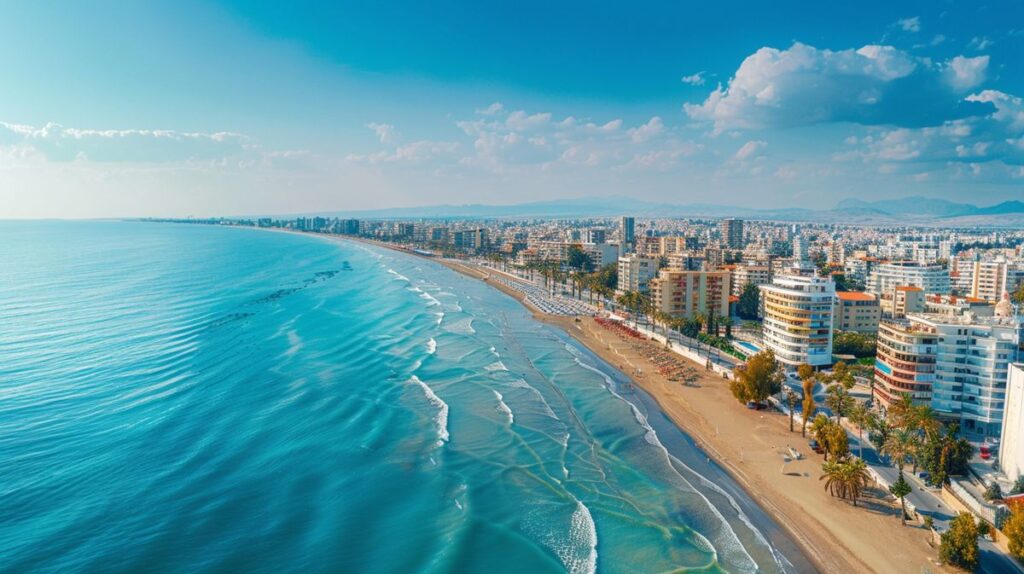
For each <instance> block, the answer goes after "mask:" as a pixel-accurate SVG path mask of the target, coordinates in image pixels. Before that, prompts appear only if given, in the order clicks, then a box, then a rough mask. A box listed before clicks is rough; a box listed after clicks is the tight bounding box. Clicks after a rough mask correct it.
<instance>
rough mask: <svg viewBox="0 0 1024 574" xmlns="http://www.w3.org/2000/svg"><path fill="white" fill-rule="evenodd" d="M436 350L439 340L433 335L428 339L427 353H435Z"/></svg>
mask: <svg viewBox="0 0 1024 574" xmlns="http://www.w3.org/2000/svg"><path fill="white" fill-rule="evenodd" d="M436 352H437V341H436V340H435V339H434V338H433V337H431V338H430V340H429V341H427V354H428V355H433V354H434V353H436Z"/></svg>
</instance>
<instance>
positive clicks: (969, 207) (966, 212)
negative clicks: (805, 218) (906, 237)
mask: <svg viewBox="0 0 1024 574" xmlns="http://www.w3.org/2000/svg"><path fill="white" fill-rule="evenodd" d="M836 209H837V210H839V211H847V210H854V211H863V210H870V211H873V212H877V213H881V214H885V215H900V216H910V217H920V216H930V217H965V216H971V215H1003V214H1009V213H1024V202H1021V201H1004V202H1002V203H999V204H997V205H992V206H989V207H978V206H976V205H973V204H970V203H956V202H953V201H947V200H944V199H935V198H930V197H921V196H913V197H904V198H901V199H883V200H881V201H864V200H861V199H844V200H843V201H840V202H839V204H838V205H837V206H836Z"/></svg>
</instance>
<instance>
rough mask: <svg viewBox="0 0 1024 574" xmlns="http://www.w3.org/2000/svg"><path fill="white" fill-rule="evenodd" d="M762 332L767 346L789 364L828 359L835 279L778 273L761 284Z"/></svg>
mask: <svg viewBox="0 0 1024 574" xmlns="http://www.w3.org/2000/svg"><path fill="white" fill-rule="evenodd" d="M761 297H762V300H763V303H764V325H763V329H762V335H763V340H764V344H765V346H766V347H767V348H769V349H772V350H773V351H774V352H775V356H776V358H777V359H778V360H779V361H780V362H782V363H783V364H785V365H787V366H790V367H797V366H799V365H800V364H802V363H807V364H809V365H811V366H815V367H820V366H824V365H829V364H831V363H832V307H833V303H834V299H835V283H833V282H832V281H831V280H829V279H823V278H821V277H805V276H796V275H778V276H775V277H773V278H772V282H771V284H769V285H762V286H761Z"/></svg>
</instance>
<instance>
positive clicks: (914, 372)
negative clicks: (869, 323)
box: [872, 319, 938, 409]
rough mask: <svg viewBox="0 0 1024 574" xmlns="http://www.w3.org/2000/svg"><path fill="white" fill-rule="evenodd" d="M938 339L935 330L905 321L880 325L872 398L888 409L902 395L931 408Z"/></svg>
mask: <svg viewBox="0 0 1024 574" xmlns="http://www.w3.org/2000/svg"><path fill="white" fill-rule="evenodd" d="M937 344H938V336H937V335H936V334H935V332H934V331H933V330H932V329H928V328H925V327H922V326H921V325H920V324H918V323H914V322H911V321H908V320H906V319H886V320H885V321H882V322H881V323H880V324H879V325H878V346H877V354H876V356H875V385H874V390H873V393H874V395H873V397H872V398H874V399H877V400H878V402H879V404H880V405H881V406H882V408H885V409H887V408H889V406H890V405H892V404H893V403H894V402H897V401H899V400H900V396H901V395H903V394H910V397H911V399H913V401H914V403H916V404H919V405H930V404H931V401H932V383H934V382H935V360H936V355H935V349H936V345H937Z"/></svg>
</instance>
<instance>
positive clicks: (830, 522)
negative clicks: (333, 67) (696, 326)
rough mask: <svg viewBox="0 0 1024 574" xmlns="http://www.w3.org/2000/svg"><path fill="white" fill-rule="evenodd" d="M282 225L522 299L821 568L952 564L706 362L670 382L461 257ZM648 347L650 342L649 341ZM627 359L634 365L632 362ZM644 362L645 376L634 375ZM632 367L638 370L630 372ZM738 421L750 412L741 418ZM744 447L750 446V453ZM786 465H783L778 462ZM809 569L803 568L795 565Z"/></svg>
mask: <svg viewBox="0 0 1024 574" xmlns="http://www.w3.org/2000/svg"><path fill="white" fill-rule="evenodd" d="M277 231H284V232H286V233H297V234H302V235H307V236H308V235H313V236H314V237H316V236H320V237H321V238H323V239H327V240H333V241H356V242H361V243H365V244H368V245H374V246H377V247H382V248H386V249H391V250H393V251H397V252H401V253H405V254H407V255H411V256H415V257H420V258H423V259H427V260H433V261H435V262H437V263H439V264H441V265H444V266H445V267H448V268H449V269H451V270H453V271H455V272H457V273H460V274H463V275H465V276H468V277H471V278H475V279H478V280H481V281H483V282H484V283H487V284H488V285H491V286H492V287H494V288H496V289H498V290H499V291H501V292H502V293H505V294H506V295H509V296H510V297H512V298H514V299H516V300H517V301H519V302H520V303H521V304H522V305H523V306H524V307H526V308H527V309H528V310H529V311H530V313H531V315H532V316H533V318H534V319H535V320H537V321H539V322H541V323H543V324H546V325H549V326H550V327H552V328H555V329H557V330H558V331H560V332H561V333H563V334H565V335H566V336H567V337H571V338H572V339H573V340H574V341H576V342H577V343H578V344H579V345H581V346H582V347H583V348H585V349H586V350H587V351H589V352H590V353H592V354H593V355H595V356H596V357H598V358H599V359H600V360H602V361H603V362H605V363H607V365H609V366H610V367H612V368H613V369H614V370H615V372H616V373H617V375H618V376H620V377H622V378H623V379H625V380H626V381H629V382H630V383H632V384H633V385H635V387H636V389H638V390H639V391H640V392H642V394H643V395H646V396H647V397H648V398H649V400H650V401H651V402H653V404H654V405H655V406H656V408H657V409H658V410H659V411H660V413H661V414H663V415H664V417H665V418H666V419H667V420H669V421H670V422H671V424H673V425H674V426H675V427H676V429H677V430H680V431H682V433H683V434H684V435H685V436H686V437H688V438H689V439H690V440H691V441H692V443H693V445H694V446H696V447H697V448H699V449H701V451H703V452H705V453H707V455H708V456H709V462H711V461H712V460H713V462H714V463H715V465H716V466H717V467H718V468H719V469H721V470H722V471H723V472H724V473H726V474H728V475H729V477H731V478H732V479H733V481H734V482H735V483H736V484H737V485H738V487H739V488H740V489H742V491H743V493H744V494H745V495H746V497H747V498H748V499H749V500H750V501H752V503H753V504H755V505H756V506H757V507H758V508H759V509H760V510H762V511H763V512H764V513H765V514H766V515H767V516H768V517H770V519H771V520H772V521H774V524H775V525H777V526H778V528H779V529H781V530H782V531H783V532H784V534H785V535H786V536H787V537H788V539H789V540H790V541H791V542H792V544H793V545H795V546H796V548H797V550H799V551H800V553H801V554H802V557H803V558H804V559H805V560H806V561H807V562H808V563H809V564H807V566H811V567H813V568H814V569H816V570H818V571H821V572H843V573H845V572H908V571H922V570H924V569H926V568H927V569H929V570H930V571H935V572H942V571H946V570H945V569H944V568H943V567H941V566H940V565H938V564H937V563H936V561H935V560H934V559H933V557H934V556H935V551H934V549H932V548H931V547H930V546H929V545H928V537H927V535H926V534H925V533H924V532H922V531H920V530H918V529H916V528H913V527H901V526H900V521H899V519H898V517H897V515H896V512H897V511H896V509H895V506H894V505H893V504H892V503H890V502H889V501H888V500H887V499H886V497H885V494H886V493H883V492H878V493H876V498H874V499H869V500H862V504H861V506H859V507H853V506H852V505H850V504H849V503H847V502H845V501H841V500H839V499H836V498H832V497H831V496H829V495H828V493H827V492H826V491H825V490H824V489H823V488H822V483H821V482H820V481H819V480H818V479H817V476H818V475H819V474H820V462H821V461H820V458H819V457H818V456H817V455H814V453H812V452H810V451H809V449H808V448H807V447H806V442H805V441H806V439H802V438H801V436H800V433H799V427H797V432H796V433H793V434H790V433H789V432H788V418H787V417H785V416H784V415H782V414H781V413H779V412H777V411H750V410H748V409H746V408H745V407H744V406H743V405H740V404H739V403H737V402H736V400H735V399H734V398H733V397H732V395H731V393H729V391H728V388H727V385H725V384H723V383H724V381H723V379H722V378H721V377H719V376H717V375H714V374H710V375H709V374H708V373H707V372H705V371H704V370H703V368H701V367H703V365H697V364H695V366H696V367H698V368H700V369H699V370H700V373H701V378H700V381H699V382H698V383H697V384H696V385H695V386H692V387H684V386H683V385H681V384H680V383H673V382H670V381H668V380H667V379H665V378H664V377H662V376H660V375H659V374H658V371H657V368H656V366H655V365H654V364H653V363H651V362H650V361H649V360H648V359H647V358H646V357H645V356H643V355H642V354H640V353H637V352H636V349H635V348H631V345H635V342H634V341H623V340H621V339H618V338H617V337H616V336H615V335H613V334H612V333H611V332H610V331H607V330H603V329H602V328H601V327H600V326H599V325H598V324H597V323H596V322H595V321H594V320H593V319H592V318H589V317H586V318H580V319H579V321H577V320H576V319H575V318H573V317H564V316H554V315H549V314H546V313H544V312H542V311H541V310H540V309H538V308H537V307H535V306H533V305H532V304H530V302H529V301H527V300H526V297H525V295H524V294H523V293H521V292H519V291H516V290H515V289H512V288H511V287H509V286H508V285H506V284H504V283H502V282H500V281H492V280H490V274H489V273H487V272H486V271H484V270H481V269H480V268H478V267H476V266H473V265H470V264H466V263H462V262H459V261H455V260H448V259H443V258H440V257H429V256H424V255H422V254H418V253H415V252H413V251H410V250H408V249H403V248H401V247H399V246H396V245H393V244H388V243H384V242H377V241H371V240H365V239H360V238H351V237H340V236H333V235H320V234H310V233H304V232H295V231H286V230H277ZM643 344H644V345H649V344H650V343H648V342H644V343H643ZM627 365H628V367H627ZM636 368H640V369H641V371H642V373H643V374H642V375H639V376H638V375H636ZM629 372H633V373H634V374H633V375H629V374H628V373H629ZM740 419H749V420H745V421H742V422H740V423H739V424H736V423H737V421H738V420H740ZM791 445H792V446H794V447H795V448H796V449H797V450H799V451H801V453H802V454H803V455H804V456H805V458H804V459H803V460H799V461H793V462H789V463H786V464H783V463H782V455H783V453H784V452H785V451H786V450H787V448H788V447H789V446H791ZM744 446H745V447H746V451H744ZM780 466H781V469H780ZM798 571H803V570H798Z"/></svg>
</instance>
